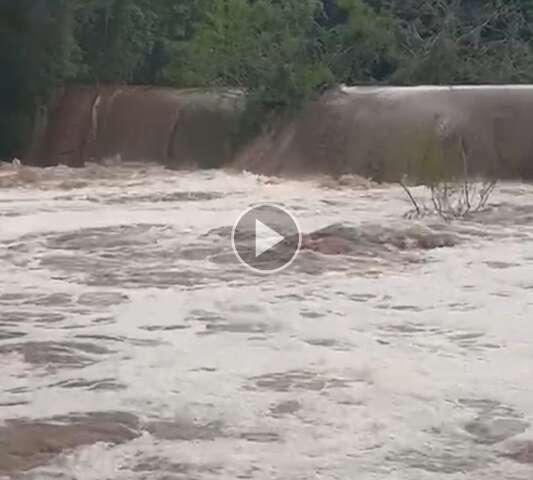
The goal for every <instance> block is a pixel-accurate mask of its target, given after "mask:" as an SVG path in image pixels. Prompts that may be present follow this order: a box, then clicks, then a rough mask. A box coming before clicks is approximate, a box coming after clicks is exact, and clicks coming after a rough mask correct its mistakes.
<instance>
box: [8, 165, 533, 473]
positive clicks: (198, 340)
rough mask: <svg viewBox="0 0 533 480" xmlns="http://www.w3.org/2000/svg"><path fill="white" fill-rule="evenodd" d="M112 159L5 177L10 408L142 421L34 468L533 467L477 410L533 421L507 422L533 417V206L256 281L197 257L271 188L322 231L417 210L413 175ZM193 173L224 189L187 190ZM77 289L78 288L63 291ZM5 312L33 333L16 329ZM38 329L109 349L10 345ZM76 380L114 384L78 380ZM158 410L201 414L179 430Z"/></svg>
mask: <svg viewBox="0 0 533 480" xmlns="http://www.w3.org/2000/svg"><path fill="white" fill-rule="evenodd" d="M92 168H95V167H92ZM96 172H97V173H98V172H100V173H101V175H100V176H99V175H98V174H95V173H94V171H93V173H92V174H91V175H92V176H91V178H88V177H89V176H88V175H86V176H85V178H86V181H87V184H86V185H85V186H83V187H80V188H73V189H70V190H68V191H65V190H63V189H62V188H61V187H60V186H59V185H58V184H54V183H53V182H54V181H55V180H53V179H52V180H47V181H49V182H52V183H51V184H49V185H48V186H47V187H46V188H44V187H43V185H42V184H38V185H34V186H28V185H25V186H20V185H19V186H13V187H9V188H3V189H0V267H1V270H0V361H1V362H2V366H3V367H2V369H1V370H0V400H2V401H0V404H2V406H0V420H6V419H13V418H28V419H46V418H50V417H54V416H64V415H68V414H73V413H83V412H94V411H98V412H112V411H120V412H129V413H132V414H134V415H135V416H137V417H138V418H139V419H140V422H141V425H145V427H142V426H141V427H140V428H141V430H145V433H144V434H143V435H141V436H139V438H137V439H135V440H133V441H130V442H127V443H125V444H123V445H118V446H108V445H101V444H96V445H92V446H88V447H84V448H80V449H78V450H76V451H74V452H65V454H64V455H63V456H60V457H58V458H56V459H55V460H54V461H53V463H52V464H51V465H49V466H45V467H42V468H40V469H38V470H35V471H34V472H30V473H29V474H28V475H29V476H28V478H35V479H47V478H58V477H54V475H64V476H65V477H64V478H71V477H72V476H73V477H74V478H80V479H87V480H89V479H95V480H96V479H101V478H108V479H141V478H167V477H168V478H199V479H232V480H233V479H235V478H252V479H253V478H257V479H264V478H275V479H291V480H292V479H309V478H320V479H339V478H342V479H345V478H363V479H374V478H376V479H381V478H395V479H405V480H407V479H431V480H433V479H441V478H443V476H444V475H446V478H449V479H452V480H455V479H463V478H469V479H484V480H496V479H498V480H499V479H500V478H516V479H524V480H526V479H529V478H531V471H532V469H533V467H532V466H531V465H526V464H520V463H518V462H514V461H512V460H510V459H508V458H505V457H501V456H498V452H499V451H500V450H499V449H501V442H503V441H504V440H501V441H498V442H496V443H490V442H487V438H484V437H483V433H479V432H478V433H477V434H476V433H475V432H476V431H474V430H472V429H470V430H469V428H468V425H469V424H472V422H474V423H475V422H481V424H482V425H484V427H482V428H481V431H482V432H483V431H485V433H486V432H487V431H489V430H490V428H492V427H491V425H492V423H491V422H494V421H495V420H497V419H500V420H501V419H502V418H503V420H506V419H507V420H508V419H511V420H513V421H518V422H520V425H522V426H523V428H522V429H521V431H520V432H510V433H509V434H508V435H507V436H506V435H504V436H505V437H506V438H507V437H509V438H513V436H514V437H517V438H519V437H518V436H519V435H524V436H526V437H528V436H533V430H532V429H531V427H530V426H529V424H530V423H532V422H533V387H532V386H531V382H530V379H531V375H532V372H531V365H533V324H532V323H531V313H532V312H533V276H532V275H531V271H532V270H531V269H532V266H533V228H532V226H531V224H528V223H527V222H526V223H523V224H520V225H519V224H518V223H519V222H517V223H513V221H508V222H506V223H505V225H500V224H497V223H495V222H492V223H491V222H487V223H486V224H485V223H479V222H477V223H476V222H472V223H471V224H469V225H464V228H466V227H468V228H470V229H471V231H474V232H477V234H476V235H470V236H469V235H465V237H464V240H465V241H463V242H462V243H460V244H459V245H457V246H454V247H450V248H444V249H441V250H432V251H429V252H424V253H423V254H421V260H422V261H421V262H420V263H416V264H411V265H408V266H405V267H402V268H396V267H394V266H391V267H390V268H389V269H387V268H386V269H385V271H384V272H383V274H381V275H379V276H366V275H364V274H362V273H361V272H360V271H358V270H354V271H346V270H344V271H339V270H331V271H325V272H323V273H320V274H314V275H311V274H305V273H298V271H297V270H294V271H289V272H285V273H284V274H283V275H278V276H273V277H260V278H257V277H255V276H252V275H250V274H248V272H246V270H244V268H242V269H241V268H240V266H239V265H238V264H237V265H233V264H227V263H217V262H213V261H211V260H210V259H209V258H202V257H201V255H200V257H199V258H196V257H194V258H190V259H188V257H186V258H178V257H179V255H180V252H181V251H182V250H181V249H182V248H185V247H187V248H190V247H191V246H194V245H195V244H201V246H202V247H209V243H210V242H219V243H218V244H220V245H222V246H224V242H225V240H224V238H219V239H215V238H214V237H209V236H208V237H205V234H206V233H207V232H209V231H210V230H212V229H214V228H220V227H229V226H231V225H232V224H233V222H234V221H235V220H236V219H237V218H238V216H239V215H240V213H241V212H242V211H243V210H244V209H246V208H248V207H249V206H251V205H253V204H256V203H262V202H277V203H281V204H283V205H284V206H285V207H286V208H289V209H290V210H291V211H292V212H293V213H294V214H295V216H296V217H297V218H298V221H299V223H300V224H301V226H302V227H303V229H304V230H305V231H312V230H314V229H317V228H322V227H325V226H328V225H331V224H334V223H338V222H349V223H351V224H355V225H365V224H367V223H369V222H373V223H377V224H381V225H389V226H390V225H396V224H398V225H404V226H405V224H406V222H408V221H407V220H403V219H402V218H401V215H402V213H404V212H405V211H406V210H408V208H409V203H408V201H406V199H405V198H404V197H403V194H402V191H401V189H400V188H397V187H382V188H376V189H370V190H354V189H350V188H338V189H326V188H323V187H322V186H320V183H319V182H314V181H305V182H296V181H278V180H276V179H268V178H264V177H258V176H255V175H252V174H240V175H236V174H230V173H225V172H167V171H164V170H163V169H159V168H158V167H151V168H150V169H149V170H147V171H145V173H143V174H140V173H139V167H128V168H126V167H120V166H118V167H109V169H108V170H107V171H105V170H101V171H100V170H96ZM67 174H68V175H71V176H74V175H78V176H80V177H84V172H83V171H80V172H74V173H69V172H67ZM111 174H112V175H111ZM121 176H122V178H121ZM177 192H178V193H179V192H185V193H186V192H189V193H197V192H201V193H209V194H212V197H209V196H206V197H205V198H203V197H198V198H197V199H195V198H194V197H193V196H192V197H191V198H192V199H188V200H187V199H183V198H181V197H180V196H178V197H176V198H177V200H175V201H172V198H173V197H170V195H171V194H176V193H177ZM165 195H168V196H167V197H165ZM162 198H167V200H166V201H162V200H161V199H162ZM169 198H170V200H168V199H169ZM493 202H494V203H495V204H501V205H503V206H506V207H508V208H511V210H510V211H514V210H512V208H515V207H521V206H527V205H530V206H531V205H533V188H532V187H531V186H529V185H523V184H516V183H509V184H504V185H501V186H500V187H499V190H498V192H497V193H496V194H495V196H494V198H493ZM508 220H510V219H508ZM143 225H144V226H143ZM146 225H151V227H147V226H146ZM118 226H122V227H123V230H120V231H116V230H113V229H116V228H117V227H118ZM442 228H450V229H453V228H456V227H454V226H449V227H448V226H442ZM91 229H99V230H91ZM113 232H115V233H113ZM117 232H118V233H117ZM481 234H484V235H481ZM65 235H66V236H65ZM91 242H92V243H91ZM218 244H217V245H218ZM226 247H228V249H229V250H230V247H229V245H227V246H226ZM221 248H222V247H221ZM224 248H225V247H224ZM67 257H68V258H67ZM69 259H70V260H69ZM322 260H323V261H324V262H327V261H328V260H327V258H325V259H322ZM332 261H333V259H332ZM80 262H81V263H80ZM78 264H79V265H78ZM167 267H168V268H167ZM187 272H188V273H187ZM103 273H106V275H108V277H106V276H105V275H104V274H103ZM163 274H164V276H165V281H164V282H162V283H160V277H161V276H162V275H163ZM113 275H115V277H114V276H113ZM128 275H129V277H128ZM185 275H190V278H191V281H190V283H189V284H187V283H185V282H183V281H182V280H183V278H185ZM106 278H111V279H112V280H110V281H109V282H108V281H107V280H106ZM114 278H116V279H118V280H116V281H115V280H113V279H114ZM169 278H170V280H169ZM173 279H175V283H173ZM130 281H131V283H129V282H130ZM135 282H136V283H135ZM58 293H60V294H62V295H63V296H64V298H63V297H62V298H63V300H62V301H59V300H58V299H57V298H56V299H54V297H52V298H51V299H50V297H48V296H49V295H54V294H58ZM10 295H11V296H10ZM16 295H20V298H17V297H16ZM47 298H48V300H46V299H47ZM43 299H44V300H43ZM16 314H18V316H17V315H16ZM51 314H56V315H60V318H58V319H56V320H55V321H47V320H46V316H47V315H48V316H50V315H51ZM3 322H5V323H6V325H7V326H2V325H3ZM4 330H5V331H14V332H18V333H21V334H24V336H22V337H15V338H7V339H4V338H2V337H1V333H2V332H3V331H4ZM26 342H37V343H40V344H45V345H46V344H47V343H48V344H50V343H55V344H56V345H57V344H61V345H67V346H69V345H70V346H72V345H74V344H76V343H80V342H82V343H85V344H90V345H96V346H98V347H101V348H104V349H105V352H104V353H101V352H100V353H98V352H94V351H90V350H89V351H87V350H85V351H84V350H76V348H77V347H74V350H71V351H70V352H71V353H72V351H73V352H74V354H76V355H78V354H79V355H80V356H82V357H83V358H86V359H89V360H91V362H88V363H87V364H86V365H84V366H79V365H77V366H73V365H71V364H69V363H68V362H66V363H63V364H61V363H59V364H57V362H58V361H57V360H56V361H55V362H49V363H48V364H47V363H46V361H45V360H44V361H43V362H44V363H39V362H36V361H35V360H34V363H31V362H30V360H31V358H27V359H26V360H28V361H25V360H24V358H25V357H24V355H23V354H21V353H20V350H16V349H15V350H14V351H11V352H10V353H2V348H3V347H4V348H5V347H6V346H13V345H20V344H24V343H26ZM17 352H18V353H17ZM79 380H83V381H84V382H86V384H90V385H93V386H95V385H96V386H98V385H100V388H90V387H87V386H85V387H84V386H82V385H81V384H80V385H79V386H77V387H76V386H71V387H70V388H69V387H68V385H69V382H70V384H71V385H72V382H76V381H79ZM106 383H107V384H108V383H113V384H114V385H116V388H106V387H105V385H106ZM74 385H76V384H75V383H74ZM287 405H289V406H291V408H288V407H287ZM287 408H288V409H287ZM154 421H160V422H161V421H164V422H167V423H169V424H175V425H177V426H176V427H174V428H175V430H176V431H178V432H179V431H180V428H182V430H181V431H183V427H179V425H181V424H182V423H183V422H186V423H187V422H188V423H187V424H190V425H197V426H198V432H197V434H194V432H193V433H192V434H182V436H181V437H180V434H179V433H178V434H176V432H174V438H168V437H165V438H162V437H161V436H158V435H157V434H156V433H154V432H151V431H150V428H149V427H148V425H149V424H150V422H154ZM215 424H216V425H219V427H217V429H216V431H214V433H212V434H210V435H205V436H202V435H203V434H202V431H203V430H202V428H204V430H206V429H207V431H208V430H209V429H208V427H207V425H215ZM202 426H204V427H202ZM483 428H484V429H485V430H483ZM185 431H187V429H185ZM473 431H474V433H472V432H473ZM476 435H477V436H476ZM487 435H488V434H487ZM163 437H164V436H163ZM69 475H70V477H69ZM165 475H167V477H165ZM172 475H174V477H172ZM59 478H63V477H59Z"/></svg>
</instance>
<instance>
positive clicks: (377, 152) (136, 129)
mask: <svg viewBox="0 0 533 480" xmlns="http://www.w3.org/2000/svg"><path fill="white" fill-rule="evenodd" d="M243 103H244V102H243V96H242V95H241V94H239V93H238V92H229V91H228V92H207V91H201V90H172V89H165V88H155V87H105V88H104V87H102V88H96V87H94V88H91V87H86V88H83V87H70V88H68V89H66V90H64V91H62V92H58V94H57V95H56V97H55V98H54V99H53V101H52V102H51V104H50V106H49V108H48V110H47V111H45V112H43V113H42V115H41V117H40V121H39V125H38V127H37V129H36V132H35V135H34V141H33V145H32V147H31V149H30V152H29V154H28V155H27V158H26V162H28V163H32V164H34V165H38V166H47V165H55V164H67V165H70V166H81V165H83V164H85V163H86V162H87V161H102V160H103V159H109V158H110V157H116V156H120V157H122V158H123V159H125V160H128V161H154V162H159V163H163V164H165V165H167V166H170V167H173V168H190V167H193V168H195V167H199V168H209V167H220V166H229V167H233V168H236V169H239V170H249V171H253V172H257V173H264V174H271V175H295V176H298V177H301V176H302V175H306V174H317V173H325V174H332V175H336V176H338V175H343V174H350V173H352V174H353V173H355V174H358V175H362V176H365V177H367V178H372V179H374V180H377V181H397V180H398V179H399V178H401V176H402V175H403V174H408V175H409V176H410V177H412V178H413V179H414V180H415V181H416V180H417V179H420V177H421V176H423V175H425V174H427V173H428V169H429V170H431V168H432V167H431V165H433V164H434V163H435V162H441V163H442V164H444V165H446V168H447V169H448V168H449V169H450V170H455V171H457V172H462V170H463V169H464V165H463V159H462V158H463V157H462V152H465V154H466V156H467V158H468V168H469V170H470V173H474V174H491V175H497V176H499V177H501V178H533V162H532V160H531V158H532V157H531V154H532V152H533V140H532V138H531V135H530V130H529V125H531V123H532V122H533V86H478V87H383V88H377V87H351V88H339V89H336V90H334V91H330V92H328V93H327V94H325V95H324V96H323V97H322V98H321V99H319V100H318V101H317V102H315V103H313V104H311V105H308V106H307V107H306V108H305V109H304V110H303V111H302V112H301V114H300V115H299V116H298V117H296V118H294V119H293V120H292V121H290V122H287V121H284V122H280V123H279V125H277V126H276V128H271V129H270V131H269V132H268V133H264V134H262V135H260V136H259V137H257V138H255V139H254V140H252V141H251V142H249V143H248V144H247V145H245V146H244V147H241V148H240V149H239V150H238V151H236V150H235V148H234V145H235V142H234V140H235V135H236V131H237V130H238V128H240V126H242V125H240V124H239V118H240V115H241V112H242V110H243V108H242V107H243Z"/></svg>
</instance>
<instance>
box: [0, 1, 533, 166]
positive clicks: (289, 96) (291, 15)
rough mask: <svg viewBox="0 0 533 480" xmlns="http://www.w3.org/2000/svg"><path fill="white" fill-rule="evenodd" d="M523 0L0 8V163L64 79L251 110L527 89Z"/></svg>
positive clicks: (530, 17)
mask: <svg viewBox="0 0 533 480" xmlns="http://www.w3.org/2000/svg"><path fill="white" fill-rule="evenodd" d="M532 28H533V0H157V1H153V0H16V1H15V0H0V72H1V73H2V75H1V76H0V158H2V157H9V156H12V155H15V154H17V153H20V152H21V151H22V150H23V148H24V145H25V144H26V143H27V139H28V138H29V135H31V130H32V125H33V119H34V116H35V112H36V111H37V110H38V108H39V106H41V105H43V104H44V103H46V101H47V99H48V97H49V95H50V93H51V92H52V91H53V90H54V89H55V88H57V87H58V86H61V85H63V84H65V83H68V82H76V83H86V84H98V83H144V84H147V83H149V84H165V85H172V86H176V87H190V86H202V87H218V86H231V87H236V88H242V89H243V90H245V91H246V92H247V93H248V95H249V98H250V100H251V103H252V104H255V105H261V106H262V107H263V108H264V109H266V110H269V109H272V108H279V107H282V108H286V107H290V106H295V105H299V104H300V102H302V101H303V100H305V99H308V98H310V97H312V96H313V95H315V94H317V93H318V92H320V91H322V90H323V89H325V88H327V87H328V86H331V85H333V84H336V83H345V84H369V83H381V84H404V85H410V84H420V83H426V84H441V83H444V84H447V83H507V82H513V83H516V82H531V81H532V78H533V31H532Z"/></svg>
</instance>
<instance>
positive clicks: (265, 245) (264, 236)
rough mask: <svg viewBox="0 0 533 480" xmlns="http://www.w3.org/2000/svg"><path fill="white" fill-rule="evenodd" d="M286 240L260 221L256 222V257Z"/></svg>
mask: <svg viewBox="0 0 533 480" xmlns="http://www.w3.org/2000/svg"><path fill="white" fill-rule="evenodd" d="M284 239H285V238H284V237H283V236H281V235H280V234H279V233H278V232H276V231H275V230H272V229H271V228H270V227H268V226H266V225H265V224H264V223H263V222H260V221H259V220H256V221H255V256H256V257H258V256H259V255H261V254H262V253H265V252H266V251H267V250H270V249H271V248H272V247H275V246H276V245H277V244H278V243H280V242H282V241H283V240H284Z"/></svg>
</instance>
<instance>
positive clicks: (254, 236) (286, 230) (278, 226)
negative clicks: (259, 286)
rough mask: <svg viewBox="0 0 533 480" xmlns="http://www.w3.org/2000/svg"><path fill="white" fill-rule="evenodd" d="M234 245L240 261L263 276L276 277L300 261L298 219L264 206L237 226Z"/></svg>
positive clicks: (254, 209) (245, 215) (249, 212)
mask: <svg viewBox="0 0 533 480" xmlns="http://www.w3.org/2000/svg"><path fill="white" fill-rule="evenodd" d="M231 243H232V247H233V251H234V252H235V255H236V256H237V258H238V259H239V261H240V262H241V263H242V264H244V265H245V266H247V267H248V268H250V269H252V270H253V271H255V272H259V273H275V272H279V271H280V270H283V269H284V268H286V267H288V266H289V265H290V264H291V263H292V262H293V260H294V259H295V258H296V255H297V254H298V251H299V250H300V246H301V243H302V234H301V232H300V229H299V227H298V224H297V222H296V219H295V218H294V216H293V215H292V214H291V213H290V212H289V211H288V210H287V209H285V208H283V207H281V206H280V205H275V204H271V203H264V204H260V205H256V206H254V207H252V208H249V209H248V210H246V211H245V212H244V213H243V214H242V215H241V216H240V217H239V219H238V220H237V222H235V225H234V226H233V231H232V235H231Z"/></svg>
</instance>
